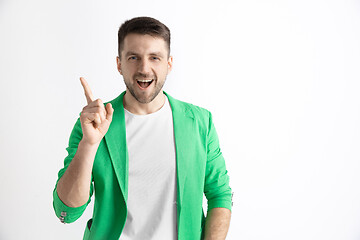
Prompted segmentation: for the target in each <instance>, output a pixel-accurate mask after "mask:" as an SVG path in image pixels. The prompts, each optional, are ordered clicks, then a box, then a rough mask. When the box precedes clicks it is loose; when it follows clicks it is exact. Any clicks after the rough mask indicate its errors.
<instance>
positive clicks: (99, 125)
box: [54, 78, 114, 222]
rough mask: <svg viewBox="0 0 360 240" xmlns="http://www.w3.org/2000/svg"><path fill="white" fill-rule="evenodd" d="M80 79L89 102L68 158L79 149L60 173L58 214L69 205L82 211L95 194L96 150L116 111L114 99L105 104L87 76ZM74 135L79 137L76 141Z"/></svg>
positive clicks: (55, 197)
mask: <svg viewBox="0 0 360 240" xmlns="http://www.w3.org/2000/svg"><path fill="white" fill-rule="evenodd" d="M80 80H81V84H82V86H83V88H84V92H85V96H86V99H87V103H88V105H87V106H85V107H84V108H83V110H82V112H81V114H80V123H81V130H80V126H79V125H78V123H77V124H76V125H75V127H74V130H73V133H72V136H71V137H70V143H69V144H70V145H71V146H70V145H69V148H68V152H69V156H68V158H69V157H70V158H71V156H72V154H74V151H75V149H76V153H75V154H74V155H73V156H74V157H73V158H72V159H71V161H70V163H69V160H70V159H68V158H67V159H65V167H64V169H63V170H61V171H60V172H61V173H59V177H60V179H59V180H58V182H57V185H56V189H55V191H54V208H55V212H57V215H59V212H60V211H61V214H63V215H65V216H66V214H67V212H66V211H63V210H60V209H68V210H70V211H75V212H77V213H78V212H81V211H83V209H84V208H85V207H86V203H88V201H89V196H90V195H91V194H92V189H91V180H92V167H93V163H94V159H95V155H96V151H97V149H98V147H99V144H100V142H101V140H102V138H103V137H104V136H105V134H106V132H107V131H108V129H109V126H110V123H111V121H112V115H113V112H114V109H113V108H112V106H111V104H110V103H108V104H107V105H106V107H105V106H104V104H103V102H102V101H101V100H100V99H97V100H93V95H92V92H91V90H90V87H89V85H88V84H87V82H86V80H85V79H83V78H80ZM81 132H82V134H81ZM81 135H82V136H81ZM72 137H73V138H75V139H77V140H75V141H72V139H73V138H72ZM80 138H81V139H80ZM62 171H65V172H62ZM61 174H62V175H61ZM58 205H59V206H60V207H58ZM80 207H81V208H80ZM76 208H78V209H76ZM80 215H81V214H80ZM74 219H75V216H74ZM72 220H73V219H72ZM72 220H69V222H71V221H72ZM65 222H66V221H65Z"/></svg>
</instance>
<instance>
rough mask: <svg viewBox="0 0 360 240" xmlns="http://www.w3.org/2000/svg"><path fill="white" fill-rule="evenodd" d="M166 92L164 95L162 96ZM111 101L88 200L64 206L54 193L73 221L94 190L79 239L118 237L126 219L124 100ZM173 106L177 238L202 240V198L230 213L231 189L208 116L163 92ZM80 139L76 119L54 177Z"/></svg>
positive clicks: (61, 211)
mask: <svg viewBox="0 0 360 240" xmlns="http://www.w3.org/2000/svg"><path fill="white" fill-rule="evenodd" d="M164 93H165V92H164ZM124 94H125V92H123V93H121V94H120V96H118V97H117V98H115V99H114V100H112V101H110V103H111V104H112V106H113V108H114V114H113V119H112V122H111V125H110V127H109V130H108V132H107V133H106V135H105V137H104V138H103V139H102V141H101V143H100V145H99V148H98V150H97V152H96V156H95V160H94V165H93V170H92V182H91V183H89V184H90V196H89V200H88V202H87V203H86V204H84V205H83V206H80V207H77V208H72V207H68V206H66V205H65V204H64V203H63V202H62V201H61V200H60V199H59V196H58V195H57V192H56V186H55V189H54V192H53V206H54V210H55V213H56V215H57V217H59V218H60V220H61V221H62V222H64V223H71V222H74V221H75V220H76V219H78V218H79V217H80V216H81V215H82V213H83V212H84V210H85V208H86V206H87V205H88V204H89V202H90V199H91V196H92V194H93V190H95V203H94V211H93V218H92V219H90V220H89V222H88V224H87V226H86V228H85V233H84V239H86V240H87V239H94V240H100V239H104V240H105V239H106V240H112V239H114V240H115V239H119V237H120V234H121V232H122V230H123V228H124V225H125V221H126V216H127V208H126V201H127V194H128V189H127V188H128V161H129V159H128V152H127V146H126V135H125V134H126V131H125V114H124V108H123V96H124ZM165 94H166V96H167V97H168V99H169V103H170V106H171V108H172V114H173V123H174V135H175V149H176V171H177V218H178V219H177V220H178V239H179V240H188V239H201V236H202V233H203V231H202V230H203V227H204V223H205V222H204V220H205V217H204V212H203V208H202V204H203V194H204V193H205V196H206V198H207V201H208V210H210V209H212V208H216V207H222V208H228V209H230V210H231V206H232V201H231V196H232V192H231V188H230V187H229V177H228V175H227V170H226V167H225V161H224V158H223V156H222V153H221V151H220V148H219V141H218V137H217V134H216V131H215V128H214V124H213V122H212V116H211V113H210V112H209V111H207V110H205V109H203V108H200V107H197V106H194V105H192V104H189V103H185V102H181V101H179V100H176V99H174V98H172V97H171V96H169V95H168V94H167V93H165ZM81 139H82V130H81V124H80V119H78V120H77V122H76V124H75V126H74V128H73V130H72V132H71V135H70V139H69V146H68V147H67V148H66V150H67V152H68V156H67V157H66V158H65V160H64V168H62V169H61V170H60V171H59V174H58V179H60V178H61V176H62V175H63V174H64V172H65V170H66V168H67V167H68V166H69V164H70V162H71V160H72V159H73V157H74V155H75V153H76V150H77V147H78V144H79V142H80V140H81Z"/></svg>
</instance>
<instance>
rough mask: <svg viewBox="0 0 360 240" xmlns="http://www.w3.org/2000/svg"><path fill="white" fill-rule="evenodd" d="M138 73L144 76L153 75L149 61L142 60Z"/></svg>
mask: <svg viewBox="0 0 360 240" xmlns="http://www.w3.org/2000/svg"><path fill="white" fill-rule="evenodd" d="M138 71H139V73H141V74H143V75H151V66H150V63H149V61H148V60H147V59H142V60H141V61H140V64H139V69H138Z"/></svg>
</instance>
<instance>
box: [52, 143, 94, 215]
mask: <svg viewBox="0 0 360 240" xmlns="http://www.w3.org/2000/svg"><path fill="white" fill-rule="evenodd" d="M98 146H99V144H94V145H91V144H89V143H87V142H85V141H84V140H81V141H80V143H79V146H78V149H77V151H76V154H75V156H74V158H73V159H72V161H71V162H70V164H69V166H68V168H67V169H66V171H65V173H64V175H63V176H62V177H61V178H60V179H59V181H58V183H57V187H56V191H57V194H58V196H59V198H60V199H61V201H62V202H63V203H64V204H65V205H67V206H69V207H73V208H76V207H80V206H82V205H84V204H85V203H86V202H87V201H88V199H89V195H90V183H91V172H92V166H93V163H94V159H95V154H96V151H97V148H98Z"/></svg>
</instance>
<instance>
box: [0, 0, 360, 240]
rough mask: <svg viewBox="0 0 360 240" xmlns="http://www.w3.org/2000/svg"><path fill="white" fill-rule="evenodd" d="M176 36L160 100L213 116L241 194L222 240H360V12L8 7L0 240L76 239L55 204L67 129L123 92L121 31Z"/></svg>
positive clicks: (236, 5) (294, 7) (125, 4)
mask: <svg viewBox="0 0 360 240" xmlns="http://www.w3.org/2000/svg"><path fill="white" fill-rule="evenodd" d="M143 15H145V16H152V17H155V18H158V19H159V20H160V21H162V22H164V23H165V24H166V25H168V27H169V28H170V29H171V31H172V55H173V56H174V69H173V72H172V73H171V74H170V75H169V77H168V79H167V83H166V84H165V88H164V90H165V91H167V92H168V93H169V94H170V95H172V96H174V97H175V98H178V99H180V100H183V101H187V102H191V103H193V104H196V105H199V106H202V107H205V108H207V109H209V110H210V111H211V112H212V113H213V115H214V121H215V126H216V128H217V131H218V134H219V138H220V144H221V147H222V151H223V154H224V156H225V158H226V162H227V168H228V171H229V175H230V181H231V187H232V189H233V191H234V192H235V194H234V199H233V200H234V207H233V213H232V221H231V227H230V230H229V234H228V238H227V239H234V240H237V239H244V240H270V239H271V240H272V239H273V240H289V239H290V240H304V239H306V240H319V239H320V240H338V239H339V240H356V239H360V174H359V172H360V161H359V160H360V151H359V145H360V135H359V133H360V124H359V123H360V82H359V81H360V71H359V66H360V45H359V44H360V2H359V1H355V0H354V1H347V0H337V1H331V0H330V1H329V0H302V1H281V0H273V1H266V0H262V1H260V0H251V1H250V0H249V1H229V0H223V1H176V2H175V1H168V0H167V1H165V0H164V1H156V0H153V1H145V0H142V1H140V0H139V1H115V0H107V1H106V0H104V1H85V0H78V1H47V0H33V1H25V0H12V1H10V0H0V69H1V70H0V103H1V115H0V116H1V117H0V134H1V137H0V141H1V142H0V143H1V144H0V147H1V151H0V160H1V161H0V196H1V197H0V201H1V202H0V213H1V216H0V239H1V240H8V239H9V240H10V239H16V240H17V239H81V238H82V234H83V230H84V228H85V222H86V221H87V219H88V218H89V217H90V216H91V214H92V205H91V206H90V207H89V208H88V209H87V210H86V212H85V213H84V215H83V216H82V217H81V218H80V219H79V220H78V221H77V222H75V223H73V224H68V225H63V224H61V223H60V222H59V220H58V219H57V218H56V217H55V214H54V212H53V209H52V191H53V188H54V185H55V182H56V179H57V172H58V170H59V169H60V168H61V167H62V166H63V159H64V157H65V156H66V151H65V148H66V146H67V142H68V138H69V135H70V132H71V129H72V127H73V125H74V123H75V121H76V119H77V117H78V114H79V112H80V111H81V109H82V107H83V106H84V105H85V103H86V101H85V97H84V94H83V90H82V88H81V85H80V81H79V77H80V76H83V77H85V78H86V79H87V80H88V82H89V84H90V86H91V88H92V89H93V93H94V95H95V97H98V98H101V99H103V100H104V101H109V100H111V99H113V98H115V97H116V96H117V95H118V94H119V93H120V92H122V91H123V90H124V89H125V87H124V84H123V80H122V78H121V77H120V75H119V73H118V72H117V70H116V64H115V57H116V54H117V30H118V27H119V26H120V24H121V23H122V22H124V21H125V20H127V19H129V18H132V17H136V16H143Z"/></svg>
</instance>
